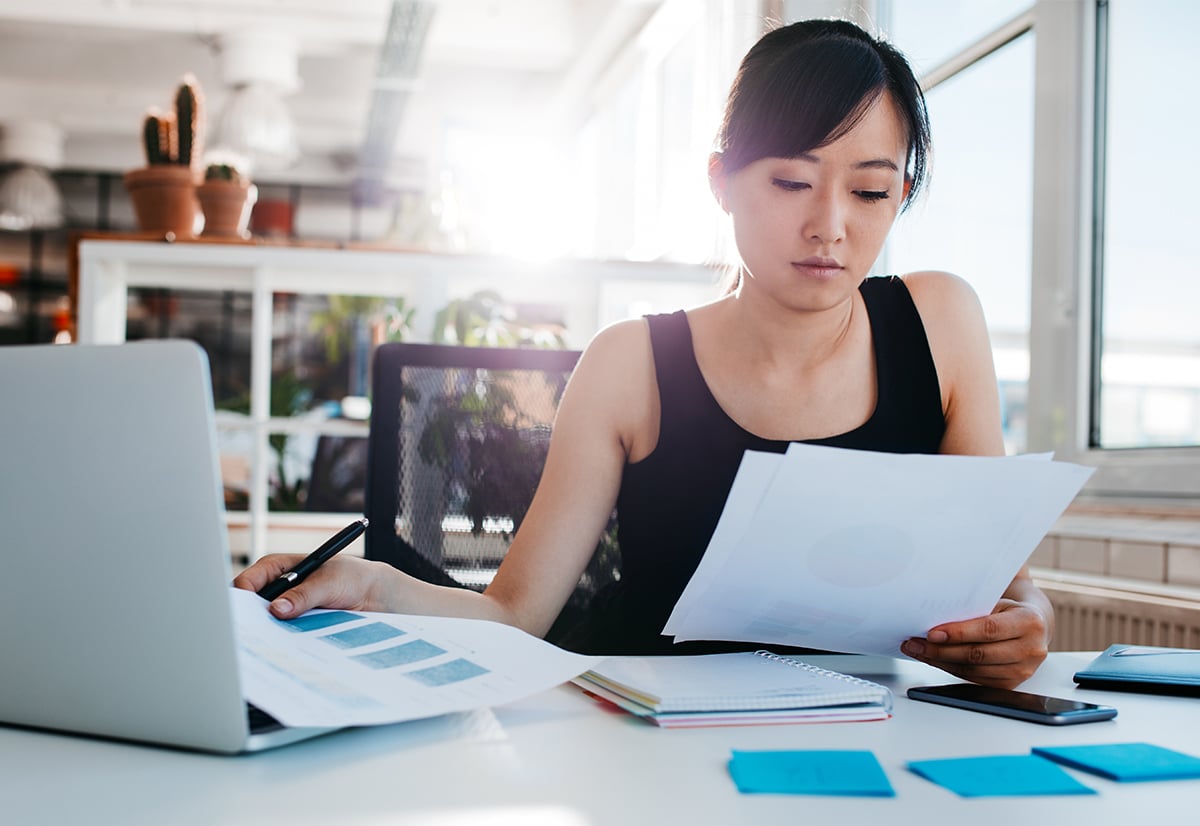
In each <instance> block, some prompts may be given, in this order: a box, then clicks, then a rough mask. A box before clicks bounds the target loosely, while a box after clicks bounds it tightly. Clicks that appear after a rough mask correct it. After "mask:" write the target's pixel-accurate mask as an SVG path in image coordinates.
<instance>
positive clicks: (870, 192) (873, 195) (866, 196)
mask: <svg viewBox="0 0 1200 826" xmlns="http://www.w3.org/2000/svg"><path fill="white" fill-rule="evenodd" d="M854 194H855V195H857V196H858V197H860V198H862V199H863V200H864V201H886V200H887V199H888V198H890V197H891V195H889V194H888V191H887V190H886V189H860V190H858V191H857V192H855V193H854Z"/></svg>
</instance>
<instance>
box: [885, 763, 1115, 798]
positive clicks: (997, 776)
mask: <svg viewBox="0 0 1200 826" xmlns="http://www.w3.org/2000/svg"><path fill="white" fill-rule="evenodd" d="M908 768H909V770H910V771H912V772H914V773H916V774H919V775H920V776H921V777H924V778H925V779H926V780H930V781H932V782H934V783H937V784H938V785H939V786H945V787H946V788H947V789H949V790H950V791H952V792H954V793H955V794H957V795H959V796H960V797H1006V796H1018V795H1036V794H1095V793H1096V792H1095V790H1094V789H1089V788H1088V787H1087V786H1085V785H1083V784H1082V783H1080V782H1079V781H1078V780H1076V779H1075V778H1074V777H1071V775H1069V774H1067V773H1066V772H1065V771H1063V770H1062V769H1061V768H1059V767H1058V766H1056V765H1054V764H1053V763H1051V762H1050V761H1049V760H1044V759H1042V758H1041V757H1037V756H1035V755H1032V754H1016V755H997V756H995V757H960V758H953V759H949V760H917V761H914V762H912V763H909V764H908Z"/></svg>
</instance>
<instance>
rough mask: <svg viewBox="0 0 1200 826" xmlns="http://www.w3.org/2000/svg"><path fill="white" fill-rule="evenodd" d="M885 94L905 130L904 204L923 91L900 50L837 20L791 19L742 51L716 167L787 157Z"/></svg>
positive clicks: (833, 132)
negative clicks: (744, 55)
mask: <svg viewBox="0 0 1200 826" xmlns="http://www.w3.org/2000/svg"><path fill="white" fill-rule="evenodd" d="M884 93H888V94H890V95H891V96H892V99H893V100H894V101H895V104H896V106H897V108H898V109H899V110H900V113H901V117H902V119H903V121H904V126H905V128H906V130H907V132H908V158H907V166H908V168H907V170H906V175H907V177H908V179H909V180H910V181H911V183H912V185H911V187H910V189H909V191H908V195H907V197H906V198H905V200H904V204H903V206H905V207H907V206H908V204H910V203H911V202H912V200H913V198H914V196H915V195H916V194H917V192H919V191H920V189H921V185H922V184H923V183H924V181H925V178H926V175H927V171H926V170H927V165H928V160H929V152H930V136H929V116H928V114H927V113H926V110H925V96H924V94H922V92H921V87H920V85H919V84H918V83H917V79H916V78H915V77H914V76H913V72H912V69H911V67H909V65H908V61H907V60H905V59H904V55H902V54H900V52H899V51H897V50H896V49H895V48H894V47H893V46H891V45H890V44H888V43H886V42H884V41H882V40H876V39H875V38H873V37H871V35H869V34H867V33H866V32H865V31H863V30H862V29H860V28H859V27H858V26H855V25H854V24H853V23H848V22H846V21H843V20H803V21H801V22H799V23H792V24H791V25H788V26H783V27H781V28H778V29H775V30H774V31H770V32H768V33H767V34H765V35H763V37H762V38H761V39H760V40H759V41H758V42H757V43H755V44H754V46H753V47H752V48H751V49H750V51H749V52H747V54H746V57H745V58H744V59H743V60H742V65H741V67H740V68H739V69H738V73H737V77H736V78H735V79H734V81H733V87H732V88H731V89H730V91H729V100H728V102H727V103H726V106H725V118H724V120H723V121H722V123H721V130H720V132H719V133H718V135H717V147H716V148H717V151H719V152H720V153H721V162H722V166H723V168H724V169H725V170H726V171H727V172H737V171H738V170H739V169H741V168H742V167H744V166H746V165H747V164H750V163H753V162H754V161H757V160H760V159H762V158H794V157H797V156H799V155H802V154H804V153H805V152H809V151H811V150H813V149H817V148H819V147H822V146H825V145H827V144H830V143H832V142H833V141H835V140H837V139H838V138H840V137H841V136H842V135H845V134H846V133H847V132H849V131H850V130H851V129H853V128H854V126H855V125H856V124H857V123H858V122H859V121H860V120H861V119H862V117H863V115H865V114H866V112H867V110H869V109H870V107H871V106H872V105H873V104H874V103H875V101H876V100H878V99H879V97H880V96H881V95H883V94H884Z"/></svg>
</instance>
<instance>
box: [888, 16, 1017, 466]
mask: <svg viewBox="0 0 1200 826" xmlns="http://www.w3.org/2000/svg"><path fill="white" fill-rule="evenodd" d="M1033 46H1034V40H1033V35H1032V33H1029V34H1025V35H1022V36H1021V37H1019V38H1017V39H1016V40H1014V41H1013V42H1012V43H1010V44H1008V45H1007V46H1005V47H1004V48H1002V49H1000V50H999V51H997V52H995V53H993V54H992V55H990V56H988V57H986V58H984V59H983V60H981V61H979V62H978V63H975V64H974V65H972V66H971V67H970V68H968V69H965V70H964V71H962V72H960V73H958V74H957V75H955V76H954V77H952V78H950V79H949V80H947V81H945V82H943V83H941V84H939V85H938V86H937V87H935V88H934V89H932V90H930V92H929V94H928V98H927V100H928V106H929V117H930V122H931V125H932V130H933V147H934V148H933V162H932V167H931V168H932V175H931V177H930V181H929V182H930V188H929V189H928V190H927V191H926V193H925V195H924V196H922V197H921V198H919V199H918V200H917V201H916V202H915V203H913V204H912V205H911V206H910V207H909V209H908V211H907V212H905V213H904V214H903V215H901V217H900V220H899V221H898V222H897V224H896V227H895V228H894V229H893V231H892V235H891V239H890V241H889V244H888V249H887V252H886V257H885V266H886V269H887V270H888V272H894V273H904V272H911V271H913V270H930V269H934V270H947V271H949V272H953V273H955V274H957V275H960V276H962V277H963V278H965V279H966V280H967V281H968V282H970V283H971V285H972V286H973V287H974V288H975V291H976V292H977V293H978V294H979V298H980V301H981V302H982V304H983V309H984V314H985V315H986V317H987V321H988V329H989V332H990V334H991V339H992V349H993V353H994V356H995V361H996V373H997V378H998V379H999V381H1000V391H1001V401H1002V404H1003V416H1004V435H1005V445H1006V448H1007V449H1008V451H1009V452H1010V453H1013V452H1018V451H1020V450H1023V449H1024V447H1025V433H1026V427H1025V400H1026V388H1027V385H1028V380H1029V292H1030V291H1029V284H1030V250H1031V231H1032V227H1031V221H1030V216H1031V213H1032V205H1033V201H1032V187H1033V58H1034V48H1033Z"/></svg>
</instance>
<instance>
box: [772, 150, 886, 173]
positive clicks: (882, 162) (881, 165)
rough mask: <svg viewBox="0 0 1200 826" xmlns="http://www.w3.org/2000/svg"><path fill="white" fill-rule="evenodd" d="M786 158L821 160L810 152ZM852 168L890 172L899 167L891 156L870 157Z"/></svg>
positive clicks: (813, 161)
mask: <svg viewBox="0 0 1200 826" xmlns="http://www.w3.org/2000/svg"><path fill="white" fill-rule="evenodd" d="M788 160H793V161H807V162H809V163H817V164H819V163H820V162H821V159H820V158H819V157H818V156H816V155H814V154H813V153H811V152H801V153H800V154H799V155H793V156H792V157H791V158H789V159H788ZM854 168H855V169H887V170H889V171H891V172H899V171H900V167H898V166H897V165H896V162H895V161H893V160H892V159H891V158H871V159H870V160H866V161H859V162H858V163H856V164H854Z"/></svg>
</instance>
